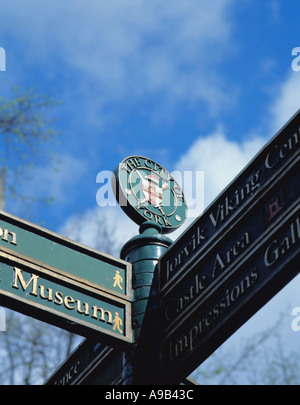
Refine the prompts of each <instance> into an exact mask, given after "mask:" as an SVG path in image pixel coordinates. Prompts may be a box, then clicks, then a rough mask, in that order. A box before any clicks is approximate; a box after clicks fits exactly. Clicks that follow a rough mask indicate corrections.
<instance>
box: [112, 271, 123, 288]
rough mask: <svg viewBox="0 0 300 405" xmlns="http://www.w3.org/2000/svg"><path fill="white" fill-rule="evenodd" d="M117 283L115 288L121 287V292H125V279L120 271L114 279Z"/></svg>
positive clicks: (114, 285)
mask: <svg viewBox="0 0 300 405" xmlns="http://www.w3.org/2000/svg"><path fill="white" fill-rule="evenodd" d="M113 280H115V282H114V283H113V287H119V288H120V289H121V290H123V287H122V286H121V283H123V278H122V276H121V274H120V272H119V270H117V271H116V274H115V277H114V278H113Z"/></svg>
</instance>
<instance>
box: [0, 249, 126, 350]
mask: <svg viewBox="0 0 300 405" xmlns="http://www.w3.org/2000/svg"><path fill="white" fill-rule="evenodd" d="M0 304H1V305H3V306H6V307H8V308H12V309H14V310H16V311H18V312H22V313H24V314H26V315H29V316H31V317H34V318H37V319H39V320H41V321H44V322H47V323H51V324H53V325H55V326H58V327H61V328H63V329H66V330H69V331H72V332H75V333H77V334H81V335H83V336H90V335H95V334H96V333H97V334H99V333H101V334H102V337H103V339H105V338H107V339H108V340H107V341H108V342H109V343H110V342H112V341H115V342H117V343H119V342H121V341H123V342H132V330H131V303H130V302H129V301H127V300H124V299H122V298H120V297H116V296H115V295H112V294H109V293H107V292H104V291H100V290H99V289H97V288H94V287H93V286H87V284H86V283H84V282H81V281H80V280H78V279H76V280H75V279H74V278H73V277H67V276H66V275H65V273H64V272H61V274H59V272H58V271H57V270H56V271H55V272H54V271H52V270H50V269H48V268H46V267H43V266H42V265H37V264H34V263H32V262H28V261H26V260H24V259H21V258H17V257H15V256H13V255H11V254H9V253H6V252H3V251H0Z"/></svg>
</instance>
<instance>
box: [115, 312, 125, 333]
mask: <svg viewBox="0 0 300 405" xmlns="http://www.w3.org/2000/svg"><path fill="white" fill-rule="evenodd" d="M122 323H123V322H122V319H121V318H120V317H119V312H115V317H114V319H113V324H114V326H113V330H116V329H118V331H119V332H120V333H122V334H123V331H122V329H120V327H121V325H122Z"/></svg>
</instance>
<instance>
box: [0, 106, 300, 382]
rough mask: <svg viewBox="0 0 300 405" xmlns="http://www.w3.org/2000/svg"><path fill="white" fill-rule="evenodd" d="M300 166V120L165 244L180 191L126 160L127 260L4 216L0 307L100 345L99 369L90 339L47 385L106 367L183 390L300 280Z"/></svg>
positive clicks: (150, 165) (181, 205) (119, 192)
mask: <svg viewBox="0 0 300 405" xmlns="http://www.w3.org/2000/svg"><path fill="white" fill-rule="evenodd" d="M299 164H300V111H298V112H297V114H295V116H294V117H293V118H292V119H291V120H290V121H289V122H288V123H287V124H286V125H285V126H284V128H283V129H282V130H281V131H279V133H278V134H277V135H276V136H275V137H274V138H273V139H272V140H271V141H270V142H269V143H268V144H267V145H266V146H265V147H264V148H263V149H262V150H261V151H260V153H259V154H258V155H257V156H256V157H255V158H254V159H253V160H252V161H251V162H250V163H249V164H248V166H247V167H246V168H245V169H244V170H243V171H242V172H241V173H240V174H239V176H237V177H236V179H234V180H233V182H232V183H230V184H229V186H228V187H227V188H226V189H225V190H224V191H223V192H222V193H221V194H220V195H219V197H217V199H216V200H215V201H214V202H213V203H212V204H211V205H210V206H209V207H208V208H207V210H206V211H205V212H204V213H203V215H201V216H200V217H199V218H197V219H196V220H195V221H194V223H193V224H192V225H191V226H189V228H188V229H187V230H186V231H185V232H184V233H183V234H182V235H181V236H180V237H179V238H178V239H177V241H176V242H174V243H173V244H172V245H171V246H170V244H171V241H170V239H169V238H167V237H166V236H165V235H162V234H166V233H169V232H172V231H173V230H175V229H177V228H178V227H179V226H180V225H181V224H182V223H183V222H184V220H185V217H186V203H185V198H184V195H183V192H182V190H181V189H180V187H179V186H178V184H177V183H176V181H175V180H174V179H173V178H172V176H171V175H170V174H169V173H168V172H167V171H166V170H165V169H164V168H163V167H162V166H160V165H159V164H158V163H156V162H154V161H153V160H151V159H148V158H145V157H141V156H131V157H128V158H127V159H124V160H123V161H122V162H121V163H120V164H119V165H118V167H117V169H116V170H115V176H113V180H115V183H113V189H114V192H115V195H116V198H117V201H118V202H119V204H120V206H121V207H122V208H123V209H124V211H125V212H126V214H127V215H128V216H129V217H130V218H131V219H132V220H133V221H135V222H136V223H137V224H139V225H140V235H138V236H136V237H134V238H132V239H130V240H129V241H128V242H126V244H125V245H124V246H123V248H122V250H121V257H122V258H123V259H124V260H119V259H115V258H113V257H111V256H109V255H106V254H103V253H100V252H98V251H96V250H94V249H90V248H87V247H85V246H83V245H81V244H78V243H75V242H72V241H70V240H69V239H66V238H63V237H61V236H59V235H57V234H54V233H52V232H50V231H47V230H45V229H43V228H40V227H38V226H36V225H33V224H30V223H29V222H26V221H22V220H20V219H18V218H16V217H13V216H11V215H8V214H5V213H1V212H0V304H1V305H5V306H8V307H11V308H13V309H16V310H18V311H20V312H23V313H25V314H28V315H30V316H34V317H36V318H38V319H40V320H43V321H46V322H49V323H53V324H54V325H57V326H60V327H62V328H65V329H68V330H71V331H74V332H75V333H78V334H82V335H84V336H88V337H91V338H92V339H96V340H97V341H98V337H99V339H101V341H102V342H103V346H102V349H101V355H100V354H99V356H100V357H99V358H98V357H97V361H96V360H95V362H93V361H92V360H88V358H89V353H90V350H91V348H94V347H95V346H94V341H95V340H89V341H87V342H86V343H85V344H84V347H83V348H82V350H79V351H78V352H77V354H76V355H75V354H74V356H73V357H71V358H70V360H69V361H67V362H66V363H65V364H64V365H63V366H62V368H61V370H60V371H59V372H58V373H57V374H55V375H53V378H50V379H49V382H48V383H51V382H52V383H53V382H55V381H56V382H57V381H63V383H64V382H65V381H66V383H70V381H71V380H72V381H73V382H75V381H78V382H80V381H81V382H83V381H87V380H86V378H87V376H88V378H90V377H91V373H93V370H94V371H95V370H96V369H97V370H98V371H97V373H98V372H99V373H100V374H101V373H106V372H107V370H108V368H107V364H108V363H106V361H104V360H105V359H108V358H109V359H110V360H109V361H111V362H116V363H115V364H116V368H115V370H112V371H113V372H112V374H111V378H112V379H113V380H114V379H115V378H117V380H114V381H118V382H120V380H122V383H123V384H131V385H132V384H145V383H148V384H149V383H159V384H161V383H170V384H174V383H180V381H183V380H184V379H185V377H186V376H187V375H188V374H189V373H190V372H192V371H193V370H194V369H195V368H196V367H197V366H199V365H200V364H201V362H202V361H204V360H205V359H206V358H207V357H208V356H209V355H210V354H211V353H212V352H213V351H214V350H215V349H216V348H217V347H219V346H220V345H221V344H222V343H223V342H224V341H225V340H226V339H227V338H228V337H229V336H230V335H231V334H232V333H233V332H234V331H235V330H236V329H237V328H238V327H239V326H241V325H242V324H243V323H244V322H246V321H247V320H248V319H249V317H250V316H251V315H253V314H254V313H255V312H256V311H257V310H258V309H259V308H261V306H262V305H264V304H265V303H266V302H267V301H268V300H269V299H270V298H272V296H274V295H275V294H276V293H277V292H278V291H279V290H280V289H281V288H282V287H283V286H284V285H285V284H286V283H287V282H288V281H289V280H291V279H292V278H293V277H294V276H295V275H296V274H298V272H299V269H298V267H297V266H298V262H299V258H300V243H299V242H300V196H299V194H300V193H299V191H300V187H299V185H300V170H299ZM128 262H130V263H132V264H130V263H128ZM157 262H158V265H156V264H157ZM296 264H297V265H296ZM156 268H157V269H156ZM132 271H133V274H132ZM157 291H158V294H157ZM158 315H159V322H157V320H158V319H157V318H158ZM153 339H154V341H153ZM120 343H123V344H122V345H121V346H120ZM124 343H125V345H124ZM129 343H132V345H131V346H130V345H128V344H129ZM106 344H108V345H109V346H104V345H106ZM120 350H124V358H123V366H122V376H120V367H121V366H120V364H121V363H120V359H121V357H122V356H123V354H121V352H120ZM96 363H97V364H96ZM79 364H81V366H82V367H83V368H81V369H80V372H79ZM94 366H95V367H94ZM111 366H112V363H109V368H110V369H111ZM99 367H100V368H99ZM100 369H101V370H100ZM95 372H96V371H95ZM98 377H99V375H98ZM99 378H100V377H99ZM111 378H109V379H110V381H111ZM66 379H67V380H68V381H67V380H66ZM92 380H93V381H96V380H97V383H99V379H98V378H96V379H93V378H92V379H91V380H89V381H92Z"/></svg>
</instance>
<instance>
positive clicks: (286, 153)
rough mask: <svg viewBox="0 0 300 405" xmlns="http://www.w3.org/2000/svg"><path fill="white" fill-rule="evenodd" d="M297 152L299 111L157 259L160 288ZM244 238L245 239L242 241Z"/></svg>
mask: <svg viewBox="0 0 300 405" xmlns="http://www.w3.org/2000/svg"><path fill="white" fill-rule="evenodd" d="M299 151H300V110H299V111H298V112H297V113H296V114H295V115H294V116H293V117H292V118H291V120H290V121H289V122H288V123H287V124H286V125H285V126H284V127H283V128H282V129H281V130H280V131H279V132H278V134H276V135H275V136H274V138H273V139H272V140H271V141H270V142H269V143H267V144H266V146H265V147H264V148H263V149H262V150H261V151H260V152H259V153H258V155H257V156H255V157H254V159H253V160H252V161H251V162H250V163H249V164H248V165H247V166H246V168H245V169H244V170H243V171H242V172H241V173H240V174H239V175H238V176H237V177H236V178H235V179H234V180H233V181H232V182H231V183H230V184H229V185H228V187H227V188H226V189H225V190H224V191H223V192H222V193H221V194H220V195H219V196H218V197H217V198H216V200H215V201H214V202H212V204H211V205H210V206H209V207H208V208H207V209H206V210H205V212H204V213H203V214H202V215H201V216H200V217H199V218H197V219H196V220H195V221H194V222H193V223H192V225H191V226H190V227H189V228H188V229H186V230H185V231H184V232H183V233H182V235H181V236H180V237H179V238H178V239H177V240H176V241H175V242H174V243H173V244H172V245H171V246H170V248H169V249H168V250H167V251H166V252H165V254H164V255H163V256H162V257H161V258H160V260H159V265H158V271H159V290H160V291H161V292H162V291H167V290H169V289H170V288H173V287H174V285H175V283H177V282H180V280H181V278H182V277H184V274H185V273H186V272H187V271H188V269H189V268H190V266H191V264H192V263H193V262H194V261H195V260H197V259H198V258H199V257H201V256H202V255H203V254H204V252H205V251H206V250H207V249H208V247H211V246H212V245H213V244H214V243H215V241H216V239H217V238H219V237H220V235H223V234H224V233H225V232H226V230H227V229H228V228H230V226H231V225H232V224H233V223H234V222H235V221H236V220H237V219H238V218H239V216H240V213H241V212H243V211H244V210H247V209H248V208H249V207H250V206H251V204H252V203H253V201H255V199H256V196H257V194H258V192H259V190H261V189H262V188H263V187H266V186H268V185H270V184H272V182H273V180H274V178H275V177H277V176H278V173H280V172H282V171H284V168H285V167H286V166H287V165H288V164H289V162H291V161H292V160H293V159H295V157H296V156H297V155H299ZM245 243H246V241H244V244H245Z"/></svg>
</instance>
